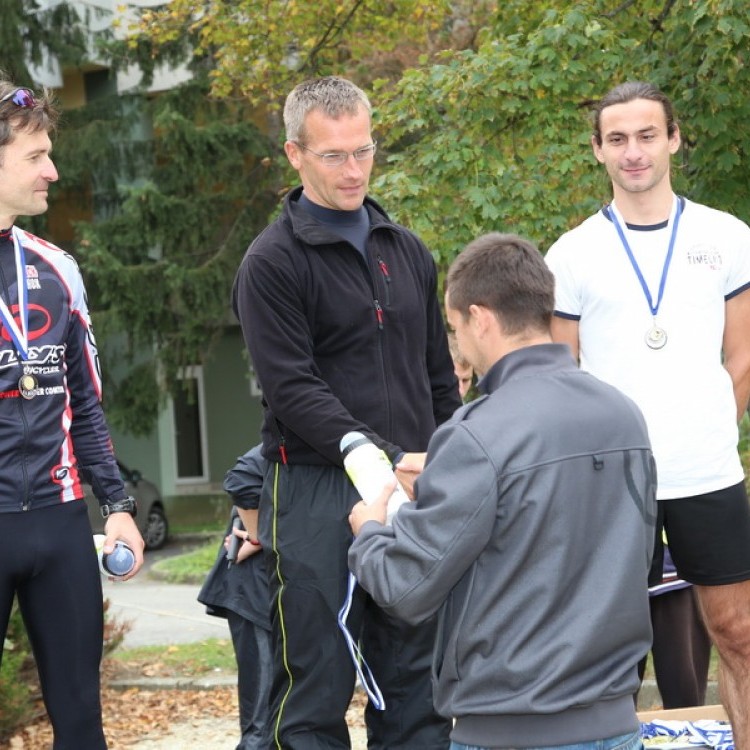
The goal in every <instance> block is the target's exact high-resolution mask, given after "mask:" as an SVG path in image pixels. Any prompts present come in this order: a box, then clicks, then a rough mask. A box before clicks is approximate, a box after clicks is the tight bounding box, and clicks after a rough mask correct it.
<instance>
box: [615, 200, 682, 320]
mask: <svg viewBox="0 0 750 750" xmlns="http://www.w3.org/2000/svg"><path fill="white" fill-rule="evenodd" d="M676 200H677V209H676V211H675V212H674V222H673V223H672V234H671V236H670V237H669V247H668V248H667V257H666V258H665V259H664V267H663V268H662V270H661V281H660V282H659V294H658V296H657V298H656V302H654V298H653V297H652V296H651V292H650V291H649V288H648V284H646V279H644V278H643V273H641V269H640V267H639V266H638V261H636V259H635V256H634V255H633V251H632V250H631V249H630V245H629V244H628V240H627V237H625V232H624V231H623V229H622V226H621V224H620V222H619V220H618V219H617V213H616V209H615V207H614V204H610V206H608V208H607V216H609V218H610V219H611V220H612V223H613V224H614V226H615V229H616V230H617V234H618V236H619V238H620V242H621V243H622V246H623V247H624V248H625V252H626V253H627V254H628V259H629V260H630V265H631V266H633V270H634V271H635V275H636V276H637V277H638V281H640V283H641V289H643V294H644V295H645V297H646V302H648V306H649V309H650V310H651V315H652V316H653V317H654V318H655V317H656V314H657V313H658V312H659V305H661V300H662V297H663V296H664V287H665V286H666V284H667V274H668V273H669V264H670V263H671V262H672V251H673V250H674V243H675V240H676V239H677V228H678V227H679V226H680V216H681V215H682V201H681V200H680V199H679V198H677V199H676Z"/></svg>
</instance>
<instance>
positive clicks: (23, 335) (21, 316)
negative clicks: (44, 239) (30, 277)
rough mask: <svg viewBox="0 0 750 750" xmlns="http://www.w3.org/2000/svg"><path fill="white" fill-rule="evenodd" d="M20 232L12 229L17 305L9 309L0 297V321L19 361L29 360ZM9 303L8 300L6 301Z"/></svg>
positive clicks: (24, 277)
mask: <svg viewBox="0 0 750 750" xmlns="http://www.w3.org/2000/svg"><path fill="white" fill-rule="evenodd" d="M20 234H21V233H20V231H19V230H18V229H16V227H13V230H12V233H11V236H12V238H13V255H14V256H15V261H16V287H17V289H18V305H17V306H11V307H10V308H9V307H8V305H7V304H6V303H5V300H3V299H2V297H0V319H2V322H3V325H4V326H5V330H6V331H8V333H9V334H10V337H11V339H13V343H14V344H15V347H16V349H17V351H18V353H19V354H20V356H21V359H28V358H29V306H28V300H27V291H26V256H25V255H24V251H23V243H22V242H21V237H20ZM8 301H9V302H10V300H8ZM13 307H15V308H16V311H17V312H18V323H16V319H15V318H14V317H13V313H12V310H13Z"/></svg>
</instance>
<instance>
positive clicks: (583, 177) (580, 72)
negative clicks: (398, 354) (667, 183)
mask: <svg viewBox="0 0 750 750" xmlns="http://www.w3.org/2000/svg"><path fill="white" fill-rule="evenodd" d="M480 40H481V41H480V44H479V45H478V48H477V49H476V50H466V51H463V52H460V53H451V52H446V53H444V54H443V56H442V58H441V59H440V60H439V61H438V62H437V63H436V64H434V65H431V66H426V67H424V68H421V69H412V70H408V71H406V73H405V74H404V76H403V77H402V79H401V80H400V81H399V82H398V84H397V85H395V86H391V85H389V84H388V83H379V84H378V85H377V87H376V88H377V94H376V98H377V99H378V101H379V102H380V106H379V110H378V126H379V127H380V129H381V130H382V131H383V134H384V136H385V137H382V136H381V141H385V143H384V146H386V148H388V150H389V153H388V163H387V166H386V168H385V169H384V170H383V171H382V175H381V177H380V178H379V179H378V180H377V181H376V182H375V183H374V185H373V187H374V190H375V192H378V193H380V194H382V195H383V196H384V199H385V202H386V204H387V205H389V206H397V207H398V215H399V217H400V219H401V220H402V221H404V222H405V223H408V224H410V225H411V226H412V227H413V228H414V229H415V230H416V231H417V232H418V233H419V234H421V235H422V237H423V238H424V239H425V241H426V242H427V243H428V245H429V246H430V247H431V248H432V249H433V251H434V253H435V255H436V257H437V258H438V260H439V261H440V262H441V263H442V264H447V263H448V262H450V260H452V258H453V257H455V255H456V254H457V252H459V251H460V249H461V248H462V247H463V245H464V244H465V243H466V242H468V241H469V240H471V239H473V238H474V237H475V236H477V235H478V234H481V233H484V232H486V231H490V230H498V231H515V232H518V233H521V234H524V235H526V236H528V237H530V238H532V239H533V240H535V241H536V242H538V243H539V244H540V246H541V247H542V248H546V247H548V246H549V244H550V243H551V242H552V241H554V240H555V239H556V238H557V237H558V236H559V235H560V233H561V232H563V231H565V230H566V229H567V228H569V227H570V226H572V225H574V224H575V223H577V222H579V221H580V220H581V219H582V218H583V217H585V216H586V215H588V214H590V213H592V212H593V211H594V210H595V209H596V208H597V207H598V206H599V205H601V204H602V203H603V202H605V201H607V200H608V199H609V197H610V193H609V186H608V181H607V179H606V175H605V174H604V172H603V170H602V169H601V167H599V166H598V165H597V164H596V162H595V160H594V158H593V156H592V154H591V149H590V145H589V142H590V132H591V128H590V121H589V120H588V112H589V110H590V107H591V104H592V103H593V102H594V101H595V100H596V99H597V98H598V97H600V96H601V95H602V94H603V93H605V92H606V91H607V90H608V89H609V88H610V87H611V86H614V85H616V84H617V83H620V82H622V81H624V80H628V79H646V80H651V81H653V82H655V83H656V84H657V85H659V86H660V87H662V88H663V89H664V90H665V91H666V92H667V93H668V94H669V95H670V96H671V97H672V98H673V101H674V103H675V107H676V110H677V113H678V118H679V119H680V120H681V121H682V122H683V123H684V124H682V126H681V127H682V133H683V139H684V141H685V147H684V149H683V150H682V161H681V163H680V164H679V165H678V168H677V169H676V170H675V172H676V174H675V176H676V184H677V188H678V190H680V191H682V192H684V193H686V194H688V195H689V196H691V197H693V198H695V199H696V200H700V201H705V202H707V203H710V204H713V205H716V206H718V207H721V208H723V209H725V210H728V211H731V212H733V213H735V214H737V215H739V216H740V217H742V218H744V219H745V220H747V219H750V201H749V200H748V198H749V195H748V191H749V190H750V187H749V183H748V179H747V172H746V165H747V157H748V155H749V154H748V152H749V151H750V136H748V134H747V128H746V127H744V125H745V123H746V122H747V121H748V117H749V116H750V99H749V98H748V93H750V65H749V64H748V63H749V62H750V60H749V55H748V50H749V49H750V20H749V18H748V15H747V6H746V3H745V2H744V1H743V0H693V1H692V2H690V3H674V2H672V1H671V0H662V1H661V2H658V1H656V0H640V1H639V2H635V0H626V1H625V2H622V3H620V4H619V5H613V4H612V3H609V2H602V1H601V0H582V1H580V2H569V3H563V4H561V3H559V2H550V1H549V0H548V1H547V2H541V3H534V4H528V3H526V2H524V1H523V0H511V1H510V2H508V3H506V4H504V5H503V6H502V9H501V10H500V11H499V13H498V15H497V17H496V18H495V20H494V22H493V23H492V24H490V25H488V26H487V27H486V28H485V29H484V30H483V31H482V33H481V36H480ZM743 165H744V168H743Z"/></svg>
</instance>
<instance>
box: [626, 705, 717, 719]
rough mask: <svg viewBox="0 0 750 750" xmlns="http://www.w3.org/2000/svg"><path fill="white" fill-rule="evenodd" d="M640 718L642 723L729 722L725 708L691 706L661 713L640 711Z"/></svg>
mask: <svg viewBox="0 0 750 750" xmlns="http://www.w3.org/2000/svg"><path fill="white" fill-rule="evenodd" d="M638 718H639V719H640V720H641V721H652V720H653V719H672V720H675V721H697V720H698V719H714V720H716V721H729V719H728V717H727V713H726V711H725V710H724V706H721V705H715V706H691V707H690V708H672V709H669V710H661V711H639V712H638Z"/></svg>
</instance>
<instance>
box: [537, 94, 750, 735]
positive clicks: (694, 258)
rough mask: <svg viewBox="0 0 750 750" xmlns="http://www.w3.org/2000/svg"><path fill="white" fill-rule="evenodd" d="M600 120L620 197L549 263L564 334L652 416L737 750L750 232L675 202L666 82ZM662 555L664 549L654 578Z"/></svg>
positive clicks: (602, 152) (747, 686)
mask: <svg viewBox="0 0 750 750" xmlns="http://www.w3.org/2000/svg"><path fill="white" fill-rule="evenodd" d="M594 114H595V120H594V134H593V136H592V146H593V151H594V155H595V156H596V158H597V160H598V161H599V162H600V163H601V164H603V165H604V166H605V168H606V170H607V173H608V174H609V176H610V179H611V181H612V189H613V194H614V200H613V201H612V203H610V204H609V205H608V206H605V207H604V208H603V209H602V210H601V211H599V212H597V213H596V214H595V215H593V216H591V217H590V218H588V219H587V220H586V221H584V222H583V223H582V224H581V225H580V226H578V227H576V228H575V229H573V230H572V231H570V232H568V233H566V234H564V235H563V236H562V237H561V238H560V239H559V240H558V241H557V242H556V243H555V244H554V245H553V246H552V247H551V248H550V250H549V252H548V254H547V262H548V264H549V266H550V268H551V269H552V271H553V273H554V274H555V279H556V302H555V318H554V321H553V326H552V333H553V337H554V338H555V340H556V341H560V342H564V343H567V344H569V345H570V347H571V349H572V351H573V354H574V355H575V356H577V357H579V359H580V364H581V367H582V368H584V369H586V370H589V371H590V372H592V373H593V374H594V375H596V376H598V377H600V378H601V379H602V380H605V381H608V382H610V383H612V384H613V385H616V386H617V387H618V388H620V389H621V390H622V391H623V392H625V393H626V394H627V395H629V396H630V397H631V398H632V399H633V400H634V401H635V402H636V403H637V404H638V405H639V406H640V408H641V410H642V411H643V413H644V416H645V417H646V422H647V424H648V429H649V435H650V438H651V442H652V445H653V450H654V455H655V458H656V464H657V474H658V492H657V497H658V499H659V500H660V501H661V502H659V514H660V517H661V520H662V523H663V525H664V528H665V529H666V531H667V533H668V535H669V542H670V548H671V552H672V557H673V558H674V562H675V564H676V567H677V570H678V571H679V573H680V575H681V577H682V578H684V579H685V580H687V581H690V582H691V583H693V584H695V590H696V592H697V595H698V599H699V602H700V605H701V610H702V612H703V615H704V618H705V620H706V624H707V626H708V629H709V632H710V634H711V637H712V639H713V641H714V642H715V644H716V646H717V648H718V651H719V654H720V657H721V670H722V679H721V689H722V699H723V701H724V704H725V706H726V708H727V711H728V713H729V715H730V718H731V720H732V725H733V730H734V741H735V747H736V748H737V750H749V749H750V506H748V500H747V494H746V492H745V487H744V475H743V470H742V465H741V463H740V459H739V455H738V452H737V440H738V432H737V421H738V420H739V418H740V417H741V416H742V414H743V413H744V411H745V410H746V408H747V406H748V396H749V395H750V335H748V331H750V228H749V227H748V226H747V225H746V224H744V223H743V222H742V221H740V220H739V219H736V218H735V217H733V216H730V215H729V214H727V213H723V212H721V211H717V210H715V209H712V208H708V207H707V206H703V205H700V204H697V203H693V202H692V201H689V200H686V199H685V198H683V197H680V196H677V195H675V194H674V192H673V191H672V186H671V181H670V160H671V156H672V154H674V153H676V152H677V150H678V149H679V147H680V130H679V127H678V125H677V122H676V121H675V119H674V115H673V111H672V105H671V103H670V101H669V99H668V98H667V97H666V96H665V95H664V94H663V93H662V92H660V91H659V90H658V89H656V88H655V87H654V86H653V85H651V84H648V83H640V82H629V83H625V84H622V85H620V86H617V87H616V88H614V89H612V91H610V92H609V93H608V94H607V95H606V96H605V97H604V98H603V99H601V100H600V102H599V103H598V105H597V106H596V108H595V112H594ZM660 540H661V534H659V538H658V539H657V546H659V545H660ZM661 560H662V554H661V550H660V549H657V554H656V555H655V560H654V568H653V571H654V573H655V574H656V578H658V577H659V576H660V575H661Z"/></svg>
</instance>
